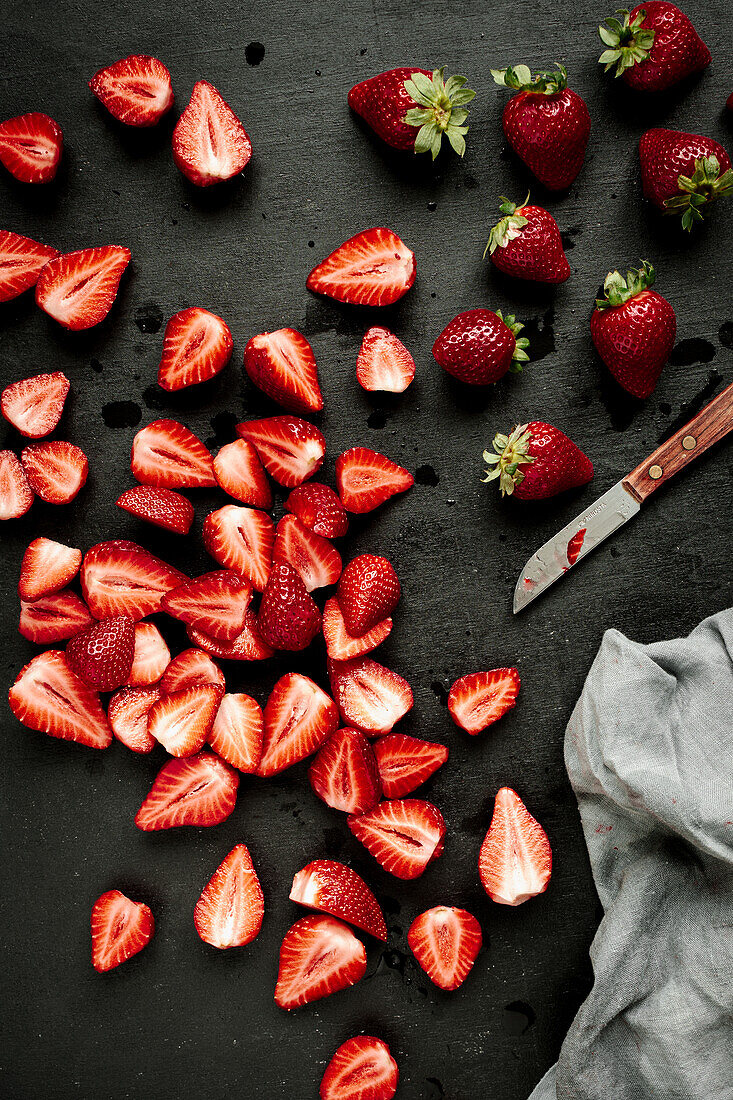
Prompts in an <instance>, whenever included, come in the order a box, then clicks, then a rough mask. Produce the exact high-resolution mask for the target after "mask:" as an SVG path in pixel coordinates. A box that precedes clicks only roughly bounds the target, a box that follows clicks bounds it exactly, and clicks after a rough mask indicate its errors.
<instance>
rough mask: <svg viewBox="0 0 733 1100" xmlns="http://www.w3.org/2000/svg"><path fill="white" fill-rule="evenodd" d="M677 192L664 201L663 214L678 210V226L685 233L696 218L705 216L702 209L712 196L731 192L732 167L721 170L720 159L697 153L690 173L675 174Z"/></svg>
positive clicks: (732, 192) (732, 180)
mask: <svg viewBox="0 0 733 1100" xmlns="http://www.w3.org/2000/svg"><path fill="white" fill-rule="evenodd" d="M677 186H678V187H679V189H680V194H679V195H672V197H671V198H669V199H667V200H666V201H665V203H664V206H665V211H664V212H665V214H680V213H681V214H682V228H683V229H686V230H687V231H688V233H689V232H690V231H691V230H692V227H693V225H695V223H696V222H701V221H702V220H703V218H705V217H706V216H707V213H708V211H706V210H705V209H704V207H705V206H707V205H708V204H709V203H711V202H715V200H716V199H723V198H727V196H729V195H731V194H733V169H730V168H729V169H728V170H727V171H726V172H723V173H722V174H721V171H720V161H719V160H718V158H717V157H715V156H710V157H700V158H698V160H696V161H695V171H694V172H693V173H692V175H691V176H678V178H677Z"/></svg>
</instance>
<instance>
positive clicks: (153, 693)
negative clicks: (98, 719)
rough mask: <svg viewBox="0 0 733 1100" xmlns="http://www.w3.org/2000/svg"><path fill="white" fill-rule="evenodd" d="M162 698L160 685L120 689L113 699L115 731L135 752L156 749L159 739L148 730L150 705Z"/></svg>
mask: <svg viewBox="0 0 733 1100" xmlns="http://www.w3.org/2000/svg"><path fill="white" fill-rule="evenodd" d="M159 698H160V691H159V689H158V688H157V687H129V688H120V690H119V691H116V692H115V693H114V695H113V696H112V698H111V699H110V701H109V706H108V707H107V718H108V719H109V724H110V726H111V727H112V733H113V734H114V735H115V737H116V738H117V740H118V741H121V742H122V744H123V745H126V746H127V748H128V749H130V750H131V751H132V752H152V751H153V749H154V748H155V746H156V745H157V743H158V742H157V741H156V740H155V738H154V737H152V736H151V735H150V733H148V715H149V714H150V708H151V707H152V706H153V704H154V703H156V702H157V701H158V699H159Z"/></svg>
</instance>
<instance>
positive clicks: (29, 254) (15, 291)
mask: <svg viewBox="0 0 733 1100" xmlns="http://www.w3.org/2000/svg"><path fill="white" fill-rule="evenodd" d="M54 256H58V249H56V248H52V247H51V245H48V244H40V243H39V242H38V241H34V240H33V239H32V238H31V237H22V236H21V235H20V233H13V232H12V231H11V230H10V229H0V302H9V301H10V300H11V298H17V297H18V295H19V294H23V292H24V291H26V290H30V288H31V287H32V286H35V285H36V283H37V282H38V276H39V275H40V274H41V271H42V270H43V268H44V267H45V266H46V264H47V263H48V261H49V260H52V259H53V257H54ZM59 373H60V372H59ZM16 385H17V383H16ZM3 416H6V414H5V409H4V408H3ZM6 419H8V420H9V419H10V417H6ZM19 430H20V429H19ZM49 430H50V429H49ZM24 434H25V433H24Z"/></svg>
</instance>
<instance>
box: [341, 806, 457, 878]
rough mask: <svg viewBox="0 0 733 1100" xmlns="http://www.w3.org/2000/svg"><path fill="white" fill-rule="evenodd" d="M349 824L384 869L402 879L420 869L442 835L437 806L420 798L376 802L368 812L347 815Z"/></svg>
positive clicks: (432, 856) (436, 850)
mask: <svg viewBox="0 0 733 1100" xmlns="http://www.w3.org/2000/svg"><path fill="white" fill-rule="evenodd" d="M349 828H350V829H351V831H352V833H353V834H354V836H355V837H356V839H357V840H359V841H361V843H362V844H363V845H364V847H365V848H366V849H367V851H368V852H370V853H371V854H372V855H373V856H374V858H375V859H376V861H377V863H380V864H381V865H382V867H384V869H385V871H389V873H390V874H391V875H395V877H396V878H402V879H411V878H418V877H419V876H420V875H421V874H422V873H423V871H424V870H425V868H426V867H427V865H428V864H429V863H430V861H431V860H432V859H435V858H436V857H437V855H438V854H439V845H440V844H441V843H442V840H443V837H444V835H445V822H444V820H443V815H442V814H441V812H440V810H439V809H438V807H437V806H434V805H433V804H432V802H424V801H423V800H422V799H421V798H402V799H392V800H391V801H387V802H380V803H379V805H378V806H376V807H375V808H374V809H373V810H370V811H369V813H366V814H360V815H359V816H358V817H357V816H352V817H350V818H349ZM440 850H442V849H440Z"/></svg>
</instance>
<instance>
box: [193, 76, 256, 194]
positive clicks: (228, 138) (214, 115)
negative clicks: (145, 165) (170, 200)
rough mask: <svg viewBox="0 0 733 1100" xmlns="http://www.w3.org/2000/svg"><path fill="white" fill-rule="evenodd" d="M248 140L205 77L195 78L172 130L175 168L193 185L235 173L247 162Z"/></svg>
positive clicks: (227, 177) (207, 184)
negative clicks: (184, 107)
mask: <svg viewBox="0 0 733 1100" xmlns="http://www.w3.org/2000/svg"><path fill="white" fill-rule="evenodd" d="M251 156H252V143H251V142H250V140H249V136H248V134H247V131H246V130H245V128H244V126H243V125H242V123H241V122H240V121H239V119H238V118H237V116H236V115H235V113H234V111H233V110H232V109H231V107H230V106H229V104H228V103H227V102H226V100H225V99H224V98H223V97H222V96H221V95H220V94H219V92H218V91H217V90H216V88H215V87H214V85H213V84H209V82H208V80H197V81H196V83H195V84H194V86H193V91H192V92H191V98H190V100H189V102H188V105H187V106H186V109H185V110H184V112H183V114H182V115H181V117H180V118H179V119H178V122H177V123H176V127H175V130H174V131H173V161H174V163H175V165H176V168H178V169H179V171H181V172H182V173H183V175H184V176H185V177H186V178H187V179H188V180H190V181H191V183H193V184H195V185H196V186H197V187H210V186H211V185H212V184H214V183H220V182H221V181H222V180H228V179H231V178H232V176H236V175H238V173H239V172H241V171H242V170H243V169H244V168H245V167H246V166H247V164H248V163H249V158H250V157H251Z"/></svg>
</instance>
